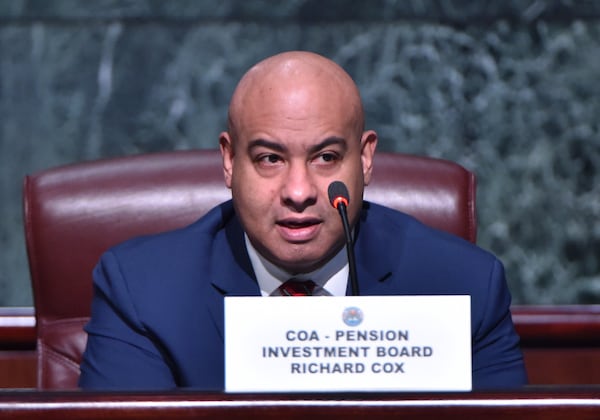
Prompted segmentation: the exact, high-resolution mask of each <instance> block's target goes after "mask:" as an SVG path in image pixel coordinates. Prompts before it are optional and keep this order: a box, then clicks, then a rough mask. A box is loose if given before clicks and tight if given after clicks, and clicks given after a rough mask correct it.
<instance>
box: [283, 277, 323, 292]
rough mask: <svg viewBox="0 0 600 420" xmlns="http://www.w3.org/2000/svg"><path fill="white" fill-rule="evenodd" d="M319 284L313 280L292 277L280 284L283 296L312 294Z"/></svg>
mask: <svg viewBox="0 0 600 420" xmlns="http://www.w3.org/2000/svg"><path fill="white" fill-rule="evenodd" d="M316 286H317V285H316V284H315V282H314V281H312V280H297V279H290V280H288V281H286V282H285V283H283V284H282V285H281V286H279V293H281V296H312V294H313V291H314V290H315V287H316Z"/></svg>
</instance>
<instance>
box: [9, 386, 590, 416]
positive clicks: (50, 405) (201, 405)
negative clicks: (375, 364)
mask: <svg viewBox="0 0 600 420" xmlns="http://www.w3.org/2000/svg"><path fill="white" fill-rule="evenodd" d="M599 395H600V388H595V389H594V388H589V389H580V390H559V389H552V390H537V391H536V390H526V391H522V392H515V393H490V394H486V393H478V394H470V393H458V394H397V393H394V394H339V395H338V394H319V395H306V394H292V395H289V394H286V395H284V394H275V395H274V394H269V395H265V394H261V395H231V394H202V393H192V392H189V393H183V392H178V393H173V394H164V393H163V394H150V393H146V394H131V393H126V394H119V393H112V394H101V393H84V392H70V393H65V392H60V393H57V392H50V393H49V392H35V391H29V392H24V391H20V392H19V391H13V392H7V391H4V392H0V415H1V416H2V418H3V419H4V418H6V419H28V420H30V419H38V418H43V419H61V420H75V419H85V420H94V419H107V418H110V419H111V420H117V419H122V418H123V419H124V418H126V419H165V418H178V419H199V418H217V419H244V420H246V419H267V420H268V419H276V420H281V419H286V420H289V419H291V420H293V419H305V418H310V419H311V420H319V419H343V420H350V419H369V420H378V419H392V418H393V419H397V418H400V417H405V418H410V419H441V418H443V419H460V420H465V419H479V418H482V419H483V418H484V419H486V420H494V419H500V418H510V419H521V418H526V419H544V420H558V419H568V420H572V419H577V420H587V419H590V420H591V419H594V420H597V419H598V418H599V416H600V399H598V396H599Z"/></svg>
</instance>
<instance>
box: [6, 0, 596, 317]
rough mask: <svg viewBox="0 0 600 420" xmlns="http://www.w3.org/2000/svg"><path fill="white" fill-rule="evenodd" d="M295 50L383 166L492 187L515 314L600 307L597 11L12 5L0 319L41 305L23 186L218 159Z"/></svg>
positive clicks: (479, 4) (488, 190) (67, 2)
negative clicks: (416, 159) (310, 55)
mask: <svg viewBox="0 0 600 420" xmlns="http://www.w3.org/2000/svg"><path fill="white" fill-rule="evenodd" d="M291 49H303V50H311V51H315V52H318V53H321V54H324V55H327V56H329V57H330V58H332V59H333V60H335V61H336V62H338V63H339V64H341V65H342V66H343V67H344V68H346V69H347V70H348V72H349V73H350V74H351V75H352V76H353V77H354V78H355V80H356V82H357V84H358V85H359V87H360V89H361V91H362V94H363V98H364V102H365V106H366V108H367V122H368V126H369V128H373V129H375V130H377V131H378V133H379V135H380V150H394V151H402V152H408V153H414V154H422V155H430V156H436V157H443V158H446V159H451V160H455V161H457V162H459V163H461V164H463V165H464V166H466V167H467V168H469V169H470V170H472V171H474V172H475V173H476V174H477V176H478V216H479V240H478V242H479V244H480V245H481V246H483V247H484V248H487V249H489V250H491V251H492V252H494V253H495V254H497V255H498V256H499V257H500V258H501V259H502V260H503V261H504V263H505V265H506V268H507V276H508V281H509V284H510V287H511V290H512V293H513V297H514V302H515V303H521V304H547V303H557V304H559V303H560V304H568V303H600V267H599V264H600V217H599V216H600V183H599V173H598V172H599V170H600V128H599V127H600V1H593V0H587V1H586V0H582V1H576V0H554V1H551V0H546V1H543V0H487V1H483V0H471V1H467V0H448V1H443V0H404V1H394V0H369V1H351V0H347V1H342V0H337V1H335V0H329V1H328V0H318V1H317V0H288V1H266V0H239V1H238V0H221V1H216V0H215V1H200V0H171V1H167V0H165V1H161V0H121V1H119V0H104V1H101V0H88V1H84V0H80V1H77V0H37V1H36V0H29V1H26V0H0V305H8V306H19V305H31V304H32V301H31V291H30V286H29V273H28V269H27V260H26V254H25V247H24V239H23V228H22V210H21V185H22V179H23V176H24V175H25V174H26V173H30V172H34V171H37V170H41V169H45V168H48V167H51V166H55V165H59V164H65V163H70V162H76V161H81V160H89V159H96V158H100V157H108V156H119V155H126V154H135V153H143V152H152V151H161V150H171V149H189V148H214V147H216V146H217V136H218V133H219V132H220V131H221V130H222V129H223V128H224V127H225V117H226V109H227V105H228V99H229V96H230V94H231V92H232V90H233V88H234V86H235V83H236V82H237V80H238V79H239V77H240V76H241V75H242V74H243V73H244V72H245V71H246V70H247V68H248V67H249V66H251V65H252V64H254V63H255V62H257V61H259V60H260V59H262V58H264V57H266V56H268V55H271V54H274V53H277V52H280V51H284V50H291Z"/></svg>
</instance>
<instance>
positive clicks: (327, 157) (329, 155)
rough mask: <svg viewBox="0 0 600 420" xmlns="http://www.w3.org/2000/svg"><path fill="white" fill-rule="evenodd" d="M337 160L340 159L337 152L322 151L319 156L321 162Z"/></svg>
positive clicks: (318, 159)
mask: <svg viewBox="0 0 600 420" xmlns="http://www.w3.org/2000/svg"><path fill="white" fill-rule="evenodd" d="M337 160H339V158H338V156H337V155H336V154H335V153H321V154H320V155H319V156H318V157H317V162H320V163H332V162H335V161H337Z"/></svg>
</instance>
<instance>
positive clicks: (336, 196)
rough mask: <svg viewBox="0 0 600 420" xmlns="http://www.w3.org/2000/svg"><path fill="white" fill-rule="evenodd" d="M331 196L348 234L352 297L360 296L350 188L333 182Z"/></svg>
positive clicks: (328, 191)
mask: <svg viewBox="0 0 600 420" xmlns="http://www.w3.org/2000/svg"><path fill="white" fill-rule="evenodd" d="M327 193H328V194H329V202H330V203H331V205H332V206H333V207H334V208H335V209H337V210H338V212H339V213H340V217H341V218H342V226H344V233H345V234H346V251H347V252H348V269H349V271H350V285H351V287H352V295H353V296H358V295H359V294H360V293H359V291H358V280H357V279H356V263H355V262H354V243H353V241H352V232H351V231H350V223H348V212H347V209H348V204H349V202H350V196H349V194H348V188H346V185H345V184H344V183H343V182H341V181H333V182H332V183H331V184H329V187H328V188H327Z"/></svg>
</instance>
